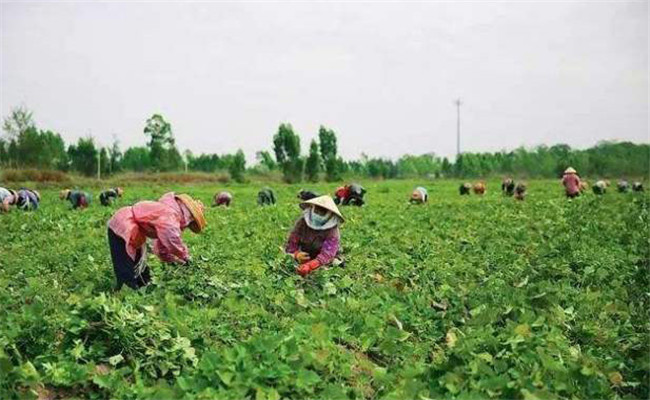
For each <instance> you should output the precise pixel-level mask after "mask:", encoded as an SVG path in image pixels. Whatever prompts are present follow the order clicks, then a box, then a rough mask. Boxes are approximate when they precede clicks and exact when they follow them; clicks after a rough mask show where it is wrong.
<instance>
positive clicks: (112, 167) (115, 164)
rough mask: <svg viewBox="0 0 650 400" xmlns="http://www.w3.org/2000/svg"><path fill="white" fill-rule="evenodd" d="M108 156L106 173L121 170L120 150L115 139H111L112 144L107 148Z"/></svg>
mask: <svg viewBox="0 0 650 400" xmlns="http://www.w3.org/2000/svg"><path fill="white" fill-rule="evenodd" d="M108 158H109V160H108V173H109V174H113V173H115V172H120V171H121V170H122V152H121V151H120V144H119V142H118V141H117V140H114V141H113V145H112V146H111V148H110V149H109V150H108Z"/></svg>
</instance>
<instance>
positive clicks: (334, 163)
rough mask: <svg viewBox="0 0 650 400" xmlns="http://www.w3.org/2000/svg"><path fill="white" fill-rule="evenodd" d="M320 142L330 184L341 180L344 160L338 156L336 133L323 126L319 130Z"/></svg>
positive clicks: (326, 175)
mask: <svg viewBox="0 0 650 400" xmlns="http://www.w3.org/2000/svg"><path fill="white" fill-rule="evenodd" d="M318 140H319V141H320V152H321V156H322V157H323V163H324V164H325V177H326V179H327V180H328V181H330V182H332V181H337V180H339V179H341V176H340V171H341V164H342V160H340V159H339V158H338V156H337V152H338V149H337V144H336V133H334V131H333V130H331V129H327V128H326V127H324V126H322V125H321V127H320V128H319V130H318Z"/></svg>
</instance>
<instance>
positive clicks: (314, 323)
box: [0, 180, 650, 400]
mask: <svg viewBox="0 0 650 400" xmlns="http://www.w3.org/2000/svg"><path fill="white" fill-rule="evenodd" d="M362 183H364V185H365V186H366V188H367V189H368V194H367V206H365V207H363V208H353V207H347V208H343V210H342V211H343V213H344V215H345V216H346V217H347V222H346V223H345V224H344V225H343V227H342V244H343V249H344V252H345V257H346V260H347V264H346V266H345V267H344V268H341V267H336V268H331V269H328V270H325V269H320V270H318V271H317V272H315V273H313V274H312V275H310V276H309V277H308V278H306V279H302V278H300V277H299V276H298V275H296V274H295V273H294V272H293V265H292V261H291V260H290V259H289V258H288V257H287V256H285V255H283V253H282V251H281V250H282V247H283V245H284V241H285V239H286V235H287V233H288V231H289V229H290V228H291V226H292V224H293V222H294V221H295V220H296V218H297V217H298V216H299V210H298V207H297V203H298V200H297V199H296V193H297V191H298V190H299V189H300V188H301V187H300V186H288V185H280V184H278V185H276V186H275V189H276V193H277V195H278V198H279V203H278V205H276V206H274V207H266V208H261V207H258V206H257V205H256V203H255V200H256V198H255V196H256V193H257V190H259V188H260V186H259V185H254V184H248V185H245V184H243V185H231V186H220V187H217V186H216V185H196V186H184V187H183V186H175V187H171V188H170V187H163V186H145V185H143V186H132V187H126V195H125V197H124V198H122V199H121V200H120V203H119V204H120V205H128V204H130V203H133V202H135V201H137V200H140V199H155V198H157V197H159V196H160V195H162V194H163V193H164V192H166V191H168V190H169V189H173V190H176V191H179V192H187V193H189V194H191V195H194V196H196V197H199V198H201V199H202V200H203V202H204V203H206V204H207V203H209V201H210V198H211V196H212V194H213V193H215V192H216V191H218V190H223V189H227V190H230V191H231V192H232V193H233V194H234V202H233V206H232V207H231V208H230V209H224V208H209V209H207V219H208V224H209V225H208V228H207V230H206V231H205V232H204V233H203V234H202V235H194V234H192V233H191V232H189V231H187V232H186V233H185V234H184V239H185V240H186V243H187V244H188V246H189V248H190V252H191V254H192V257H193V261H194V263H193V265H192V266H191V267H178V266H169V265H163V264H161V263H160V262H159V261H158V260H157V259H156V258H155V256H153V255H151V256H150V265H151V266H152V272H153V275H154V281H153V284H152V285H151V286H150V287H147V288H146V289H144V290H141V291H139V292H135V291H132V290H130V289H128V288H126V287H125V288H124V289H123V290H122V291H120V292H114V291H113V286H114V276H113V272H112V266H111V263H110V255H109V251H108V246H107V240H106V222H107V221H108V219H109V218H110V216H111V215H112V213H113V212H114V211H115V209H116V208H117V207H114V208H103V207H101V206H100V205H99V204H98V202H97V199H96V198H95V199H94V200H95V203H93V204H92V205H91V207H90V208H89V209H87V210H83V211H71V210H70V209H69V204H68V203H64V202H60V201H59V200H58V197H57V191H56V190H54V189H51V190H43V191H42V192H41V193H42V196H43V198H44V200H43V202H42V205H41V209H40V210H38V211H37V212H34V213H23V212H18V211H17V210H12V212H11V213H9V214H6V215H0V227H1V228H2V230H1V232H2V240H0V304H1V306H0V398H1V399H14V398H30V397H31V398H37V397H38V398H41V399H55V398H95V399H104V398H115V399H136V398H137V399H141V398H156V399H163V398H186V399H245V398H248V399H258V400H262V399H268V400H272V399H285V398H286V399H303V398H305V399H306V398H314V399H315V398H318V399H418V400H427V399H441V398H462V399H476V398H508V399H527V400H533V399H553V398H566V399H593V398H648V396H649V395H650V391H649V384H648V379H649V376H650V375H649V369H650V360H649V354H650V346H649V344H648V335H649V333H650V332H649V328H650V304H649V301H650V298H649V289H648V284H649V282H648V273H649V259H650V258H649V257H650V256H649V239H648V238H649V231H648V223H649V218H650V217H649V211H648V205H649V204H650V196H648V194H632V193H628V194H619V193H615V191H614V190H612V191H611V193H608V194H607V195H605V196H603V197H596V196H594V195H593V194H591V193H590V194H588V195H586V196H583V197H582V198H578V199H576V200H574V201H567V200H566V199H565V198H564V196H563V191H562V188H561V186H560V185H559V183H558V182H557V181H550V180H547V181H532V182H529V197H528V198H527V200H526V201H525V202H516V201H515V200H513V199H511V198H504V197H502V196H501V194H500V193H499V190H498V182H496V181H490V182H489V186H488V194H487V195H486V196H484V197H482V198H481V197H477V196H474V195H472V196H469V197H460V196H459V195H458V193H457V187H458V184H459V183H460V182H457V181H434V182H429V183H428V184H426V185H424V186H426V187H427V188H428V189H429V195H430V202H429V204H428V205H425V206H409V205H408V204H407V199H408V196H409V194H410V191H411V190H412V188H413V187H414V186H416V185H419V184H422V182H414V181H386V182H374V183H373V182H367V183H366V182H362ZM302 187H304V188H310V189H315V190H317V191H321V192H326V193H331V192H333V190H334V188H335V185H334V184H329V185H328V184H317V185H313V186H310V185H303V186H302ZM95 197H96V196H95Z"/></svg>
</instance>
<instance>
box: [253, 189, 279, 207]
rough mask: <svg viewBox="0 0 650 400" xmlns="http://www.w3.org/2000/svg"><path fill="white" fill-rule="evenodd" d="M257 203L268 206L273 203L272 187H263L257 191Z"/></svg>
mask: <svg viewBox="0 0 650 400" xmlns="http://www.w3.org/2000/svg"><path fill="white" fill-rule="evenodd" d="M257 204H259V205H260V206H270V205H273V204H275V193H273V189H270V188H264V189H262V190H260V191H259V192H258V193H257Z"/></svg>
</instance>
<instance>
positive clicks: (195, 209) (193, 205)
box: [176, 194, 207, 233]
mask: <svg viewBox="0 0 650 400" xmlns="http://www.w3.org/2000/svg"><path fill="white" fill-rule="evenodd" d="M176 198H177V199H178V200H180V201H181V203H183V204H184V205H185V207H187V209H188V210H189V211H190V214H192V218H193V219H194V220H193V221H192V223H191V224H190V229H191V230H192V232H194V233H200V232H201V231H202V230H203V229H204V228H205V226H206V225H207V222H206V221H205V216H204V215H203V203H201V202H200V201H198V200H194V199H193V198H191V197H190V196H189V195H186V194H177V195H176Z"/></svg>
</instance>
